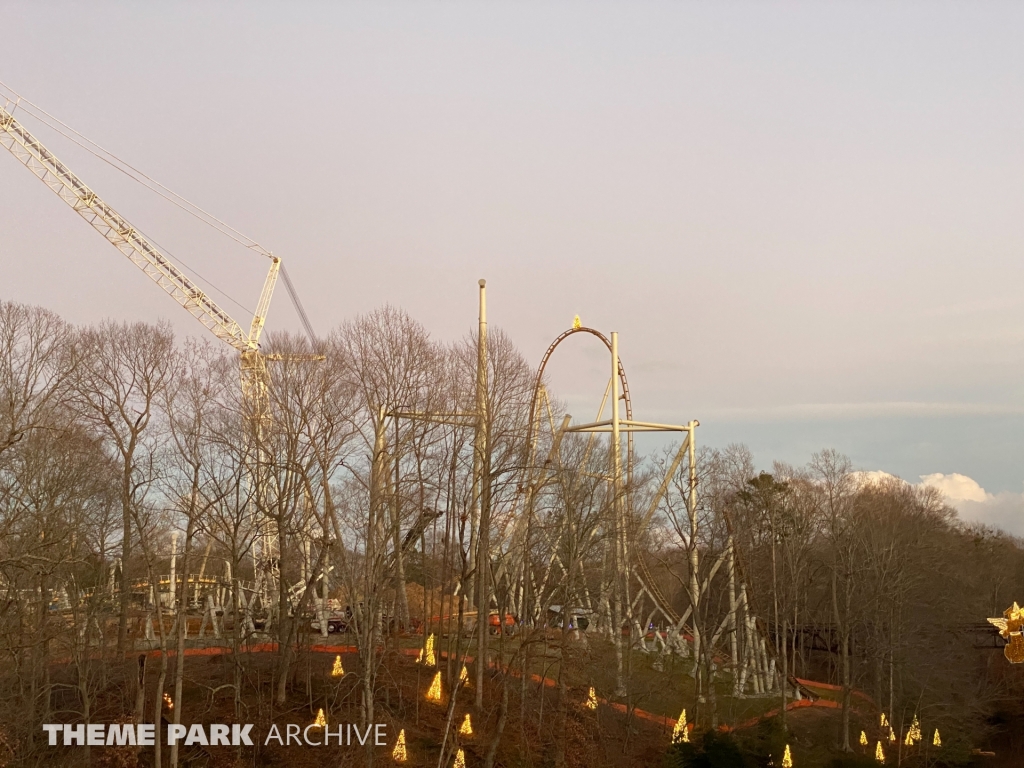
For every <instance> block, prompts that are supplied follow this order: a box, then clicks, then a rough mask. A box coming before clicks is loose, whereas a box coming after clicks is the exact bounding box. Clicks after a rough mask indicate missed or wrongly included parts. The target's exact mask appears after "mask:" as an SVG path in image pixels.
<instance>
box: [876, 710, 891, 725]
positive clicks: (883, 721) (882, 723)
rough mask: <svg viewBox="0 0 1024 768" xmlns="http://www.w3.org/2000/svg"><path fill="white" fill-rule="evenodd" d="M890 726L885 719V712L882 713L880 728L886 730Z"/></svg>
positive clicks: (879, 716)
mask: <svg viewBox="0 0 1024 768" xmlns="http://www.w3.org/2000/svg"><path fill="white" fill-rule="evenodd" d="M888 725H889V721H888V720H886V719H885V712H880V713H879V715H878V727H879V728H886V727H887V726H888Z"/></svg>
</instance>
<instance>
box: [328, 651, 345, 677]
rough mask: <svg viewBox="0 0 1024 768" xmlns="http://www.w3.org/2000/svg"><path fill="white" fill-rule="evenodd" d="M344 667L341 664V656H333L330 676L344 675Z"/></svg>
mask: <svg viewBox="0 0 1024 768" xmlns="http://www.w3.org/2000/svg"><path fill="white" fill-rule="evenodd" d="M344 676H345V667H343V666H342V664H341V656H335V657H334V666H333V667H331V677H344Z"/></svg>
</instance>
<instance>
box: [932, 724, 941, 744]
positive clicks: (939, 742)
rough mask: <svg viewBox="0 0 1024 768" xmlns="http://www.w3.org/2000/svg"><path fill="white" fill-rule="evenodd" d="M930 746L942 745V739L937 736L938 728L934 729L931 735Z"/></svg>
mask: <svg viewBox="0 0 1024 768" xmlns="http://www.w3.org/2000/svg"><path fill="white" fill-rule="evenodd" d="M932 746H933V747H941V746H942V739H940V738H939V729H938V728H936V729H935V735H934V736H932Z"/></svg>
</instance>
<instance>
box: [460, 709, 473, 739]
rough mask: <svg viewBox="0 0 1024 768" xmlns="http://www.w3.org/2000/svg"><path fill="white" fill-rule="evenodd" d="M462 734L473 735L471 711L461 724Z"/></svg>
mask: <svg viewBox="0 0 1024 768" xmlns="http://www.w3.org/2000/svg"><path fill="white" fill-rule="evenodd" d="M459 735H460V736H472V735H473V722H472V721H471V720H470V719H469V712H467V713H466V717H465V718H464V719H463V721H462V725H460V726H459Z"/></svg>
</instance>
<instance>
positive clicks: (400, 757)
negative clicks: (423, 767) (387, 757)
mask: <svg viewBox="0 0 1024 768" xmlns="http://www.w3.org/2000/svg"><path fill="white" fill-rule="evenodd" d="M391 759H392V760H394V761H395V762H396V763H404V762H405V761H406V760H408V759H409V755H408V754H407V753H406V751H405V728H403V729H402V730H400V731H399V732H398V741H396V742H395V748H394V749H393V750H392V751H391Z"/></svg>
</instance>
